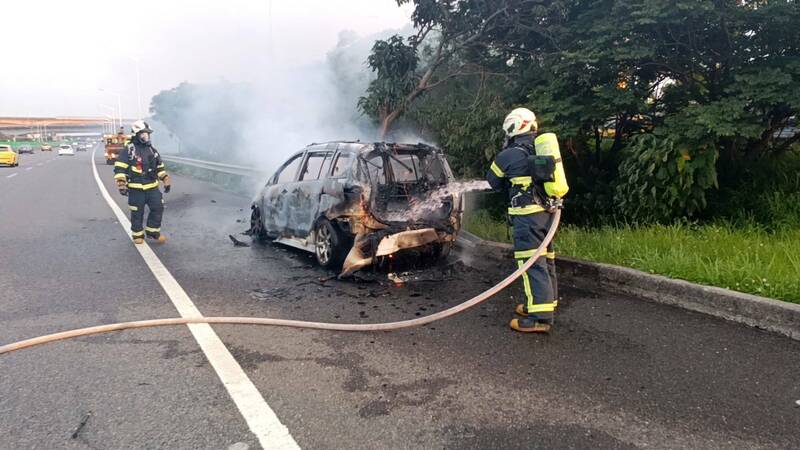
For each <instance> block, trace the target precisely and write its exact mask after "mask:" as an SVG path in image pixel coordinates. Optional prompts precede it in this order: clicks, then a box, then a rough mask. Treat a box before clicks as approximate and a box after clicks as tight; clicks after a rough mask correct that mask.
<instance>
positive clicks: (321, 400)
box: [0, 152, 800, 449]
mask: <svg viewBox="0 0 800 450" xmlns="http://www.w3.org/2000/svg"><path fill="white" fill-rule="evenodd" d="M22 156H23V158H22V159H21V165H20V167H19V168H4V167H3V168H0V193H2V197H0V230H2V233H0V343H2V344H5V343H9V342H12V341H16V340H19V339H24V338H28V337H34V336H38V335H41V334H45V333H51V332H55V331H61V330H65V329H71V328H76V327H83V326H90V325H96V324H102V323H112V322H119V321H126V320H137V319H149V318H158V317H175V316H176V315H177V313H176V311H175V308H174V307H173V306H172V303H170V300H169V298H168V297H167V295H166V294H165V292H164V291H163V289H162V288H161V287H160V285H159V284H158V283H157V281H156V280H155V278H154V277H153V275H152V273H151V272H150V271H149V269H148V267H147V266H146V265H145V263H144V261H143V260H142V258H141V256H140V255H139V253H138V252H137V251H136V250H135V249H134V247H133V244H132V243H131V242H130V240H129V239H128V238H127V235H126V232H125V230H124V229H123V228H122V227H121V226H120V224H119V223H117V222H116V220H115V218H114V215H113V214H112V212H111V209H110V208H109V207H108V205H107V204H106V203H105V201H104V200H103V198H102V197H101V195H100V192H99V190H98V187H97V185H96V184H95V181H94V178H93V176H92V170H91V159H90V154H87V153H78V154H77V155H76V156H74V157H68V156H63V157H58V156H57V155H56V154H55V153H53V154H49V153H39V152H37V153H36V154H35V155H22ZM98 158H99V159H98V161H97V162H98V164H99V166H98V169H99V172H100V175H101V177H103V179H104V181H105V183H106V186H107V188H108V189H109V191H110V192H112V193H115V192H116V190H115V189H114V186H113V179H112V175H111V167H107V166H105V165H104V164H103V161H102V156H98ZM29 168H31V169H30V170H28V169H29ZM15 174H16V175H15ZM173 184H174V189H173V191H172V192H171V193H170V194H166V196H165V199H166V208H167V209H166V211H165V219H164V225H163V230H164V232H165V233H166V234H167V235H168V237H169V241H168V242H167V243H166V244H165V245H163V246H160V247H154V248H153V249H154V251H155V252H156V254H157V255H158V257H159V258H160V259H161V261H163V263H164V265H165V266H166V267H167V269H168V270H169V271H170V272H171V273H172V275H173V276H174V277H175V279H176V280H177V281H178V283H180V285H181V286H182V287H183V289H184V290H185V291H186V292H187V294H188V295H189V297H190V298H191V300H192V301H193V302H194V303H195V304H196V305H197V307H198V308H199V310H200V311H201V312H202V313H203V314H204V315H206V316H259V317H279V318H292V319H308V320H314V321H332V322H356V323H368V322H382V321H389V320H398V319H403V318H413V317H418V316H420V315H426V314H429V313H432V312H435V311H438V310H441V309H443V308H447V307H449V306H452V305H455V304H456V303H458V302H460V301H461V300H463V299H466V298H468V297H471V296H472V295H474V294H475V293H477V292H479V291H481V290H483V289H485V288H487V287H489V286H490V285H492V284H493V283H494V282H496V281H498V280H500V279H501V278H502V277H503V276H504V275H506V274H507V273H508V272H510V271H511V270H512V269H513V265H512V263H511V262H509V263H508V264H506V265H504V266H501V267H498V265H497V264H494V263H491V262H489V261H487V260H485V259H484V258H481V255H475V254H467V253H457V254H455V255H451V258H450V260H449V261H448V262H447V264H444V265H439V266H432V267H428V268H426V270H419V269H416V271H414V272H413V274H414V276H415V278H416V280H414V281H410V282H408V283H406V284H404V285H402V286H396V285H394V284H393V283H390V282H389V281H388V280H387V274H386V272H376V273H368V274H365V275H364V276H363V277H362V278H361V279H359V280H351V281H337V280H329V281H321V280H324V279H325V278H326V277H329V276H330V275H332V274H331V273H329V272H326V271H324V270H322V269H320V268H318V267H317V266H316V265H315V264H314V263H313V259H312V258H311V257H310V256H309V255H305V254H303V253H301V252H298V251H295V250H291V249H285V248H281V247H278V246H273V245H270V244H267V245H253V246H251V247H234V246H233V245H232V244H231V242H230V240H229V239H228V234H237V233H239V232H241V231H243V230H244V229H245V228H246V227H247V224H246V222H247V217H248V212H249V211H248V207H249V199H247V198H242V197H239V196H236V195H233V194H229V193H225V192H222V191H219V190H217V189H216V188H215V187H213V186H210V185H208V184H205V183H202V182H198V181H195V180H191V179H187V178H184V177H180V176H174V183H173ZM114 196H115V199H116V200H117V201H118V203H119V204H120V206H122V207H124V206H125V203H124V202H125V199H124V197H121V196H118V195H116V194H114ZM240 238H242V239H244V240H247V238H245V237H243V236H240ZM401 269H402V268H401ZM520 293H521V291H520V290H519V289H518V288H514V289H510V290H508V291H507V292H504V293H503V294H501V295H500V296H498V297H497V298H496V299H494V300H492V301H490V302H489V303H488V304H484V306H482V307H478V308H476V309H475V310H472V311H468V312H466V313H464V314H462V315H460V316H457V317H454V318H452V319H449V320H447V321H444V322H438V323H434V324H432V325H430V326H426V327H423V328H420V329H416V330H407V331H401V332H391V333H372V334H352V333H338V332H322V331H309V330H294V329H278V328H266V327H253V326H239V327H235V326H215V327H214V329H215V330H216V332H217V333H218V334H219V336H220V337H221V338H222V340H223V341H224V343H225V344H226V346H227V348H228V349H229V350H230V351H231V353H232V354H233V355H234V356H235V358H236V360H237V361H238V363H239V364H240V365H241V367H242V368H243V369H244V371H245V373H246V374H247V376H248V377H249V378H250V380H252V382H253V384H254V385H255V386H256V387H257V388H258V390H259V391H260V393H261V395H262V396H263V398H264V399H265V400H266V402H267V403H268V404H269V405H270V407H271V408H272V409H273V410H274V412H275V413H276V415H277V417H278V418H279V419H280V421H281V422H282V423H283V424H284V425H285V426H286V427H287V428H288V430H289V431H290V433H291V434H292V436H293V438H294V439H295V441H296V442H297V444H298V445H299V446H301V447H303V448H364V449H375V448H504V449H510V448H588V447H591V448H597V447H600V448H631V447H657V448H734V447H735V448H800V404H798V403H797V402H798V401H800V381H798V373H799V372H800V342H796V341H792V340H790V339H787V338H784V337H780V336H777V335H773V334H770V333H767V332H763V331H759V330H755V329H752V328H748V327H745V326H742V325H738V324H733V323H728V322H725V321H722V320H719V319H715V318H710V317H707V316H704V315H701V314H696V313H691V312H687V311H684V310H680V309H677V308H672V307H669V306H664V305H659V304H653V303H648V302H645V301H642V300H638V299H634V298H626V297H619V296H610V295H608V294H605V293H602V292H583V291H577V290H574V289H568V288H565V289H562V292H561V295H562V300H561V301H560V303H559V313H558V317H557V323H556V329H555V331H554V332H553V333H552V334H551V335H549V336H539V335H536V336H530V335H520V334H515V333H514V332H512V331H510V330H509V329H508V328H507V325H506V323H507V321H508V320H509V319H510V318H511V317H512V316H511V314H512V310H513V307H514V305H515V304H516V303H517V301H518V299H519V296H520ZM0 374H2V376H0V449H20V448H31V449H34V448H36V449H39V448H165V447H168V448H229V447H230V446H233V448H246V447H249V448H258V447H259V444H258V441H257V440H256V438H255V437H254V435H253V433H252V432H251V431H250V429H249V428H248V425H247V423H246V422H245V421H244V419H243V418H242V415H241V414H240V412H239V410H238V409H237V407H236V405H235V404H234V403H233V402H232V400H231V398H230V396H229V395H228V393H227V391H226V390H225V387H224V386H223V385H222V383H221V382H220V381H219V378H218V376H217V374H216V373H215V369H214V367H212V366H211V364H209V362H208V361H207V360H206V357H205V356H204V355H203V353H202V352H201V351H200V349H199V347H198V344H197V343H196V341H195V340H194V339H193V338H192V335H191V334H190V333H189V331H188V329H187V328H186V327H173V328H160V329H149V330H135V331H133V330H132V331H124V332H118V333H115V334H108V335H101V336H94V337H88V338H80V339H77V340H73V341H65V342H59V343H54V344H49V345H46V346H42V347H37V348H33V349H29V350H24V351H21V352H17V353H12V354H9V355H4V356H0Z"/></svg>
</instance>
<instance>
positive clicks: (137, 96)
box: [128, 56, 143, 119]
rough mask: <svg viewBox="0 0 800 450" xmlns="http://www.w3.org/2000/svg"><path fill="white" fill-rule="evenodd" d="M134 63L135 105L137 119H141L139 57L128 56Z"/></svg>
mask: <svg viewBox="0 0 800 450" xmlns="http://www.w3.org/2000/svg"><path fill="white" fill-rule="evenodd" d="M128 58H130V59H131V60H132V61H133V62H135V63H136V104H137V106H138V110H137V113H138V117H137V118H138V119H142V118H143V117H142V79H141V77H140V76H139V57H138V56H137V57H133V56H129V57H128Z"/></svg>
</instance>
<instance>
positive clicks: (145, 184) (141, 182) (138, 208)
mask: <svg viewBox="0 0 800 450" xmlns="http://www.w3.org/2000/svg"><path fill="white" fill-rule="evenodd" d="M131 132H132V133H133V138H132V139H131V141H130V143H128V145H127V146H126V147H125V148H123V149H122V151H120V153H119V157H118V158H117V162H115V163H114V179H116V181H117V188H118V189H119V193H120V194H122V195H127V196H128V208H129V209H130V210H131V236H132V237H133V242H134V243H136V244H141V243H143V242H144V238H145V236H147V237H148V238H151V239H153V240H155V241H156V242H157V243H163V242H165V241H166V240H167V238H166V237H165V236H164V235H163V234H162V233H161V217H162V215H163V213H164V201H163V197H162V196H161V191H160V190H159V189H158V186H159V184H163V185H164V192H169V191H170V189H171V188H172V183H171V181H170V178H169V175H167V170H166V168H165V167H164V162H163V161H161V155H159V154H158V151H157V150H156V149H155V148H154V147H153V145H152V144H151V143H150V134H151V133H152V132H153V130H151V129H150V126H149V125H148V124H147V122H145V121H143V120H137V121H136V122H134V123H133V125H131ZM145 206H146V207H147V208H148V209H149V210H150V211H149V213H148V214H147V225H146V226H145V224H144V209H145Z"/></svg>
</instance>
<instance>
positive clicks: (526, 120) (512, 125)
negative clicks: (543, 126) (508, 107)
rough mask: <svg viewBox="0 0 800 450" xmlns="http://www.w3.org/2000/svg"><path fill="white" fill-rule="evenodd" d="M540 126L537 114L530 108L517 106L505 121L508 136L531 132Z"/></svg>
mask: <svg viewBox="0 0 800 450" xmlns="http://www.w3.org/2000/svg"><path fill="white" fill-rule="evenodd" d="M538 128H539V125H538V124H537V123H536V114H534V113H533V111H531V110H530V109H528V108H516V109H515V110H513V111H511V112H510V113H508V115H507V116H506V120H504V121H503V131H505V133H506V136H508V137H514V136H518V135H520V134H526V133H530V132H532V131H536V130H537V129H538Z"/></svg>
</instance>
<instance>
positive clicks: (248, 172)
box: [161, 154, 269, 179]
mask: <svg viewBox="0 0 800 450" xmlns="http://www.w3.org/2000/svg"><path fill="white" fill-rule="evenodd" d="M161 159H163V160H164V161H166V162H172V163H176V164H183V165H186V166H191V167H196V168H199V169H205V170H210V171H213V172H222V173H227V174H230V175H238V176H242V177H248V178H255V179H265V178H267V176H269V175H268V173H267V172H265V171H263V170H259V169H254V168H252V167H244V166H234V165H232V164H221V163H216V162H211V161H203V160H201V159H193V158H184V157H181V156H172V155H164V154H162V155H161Z"/></svg>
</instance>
